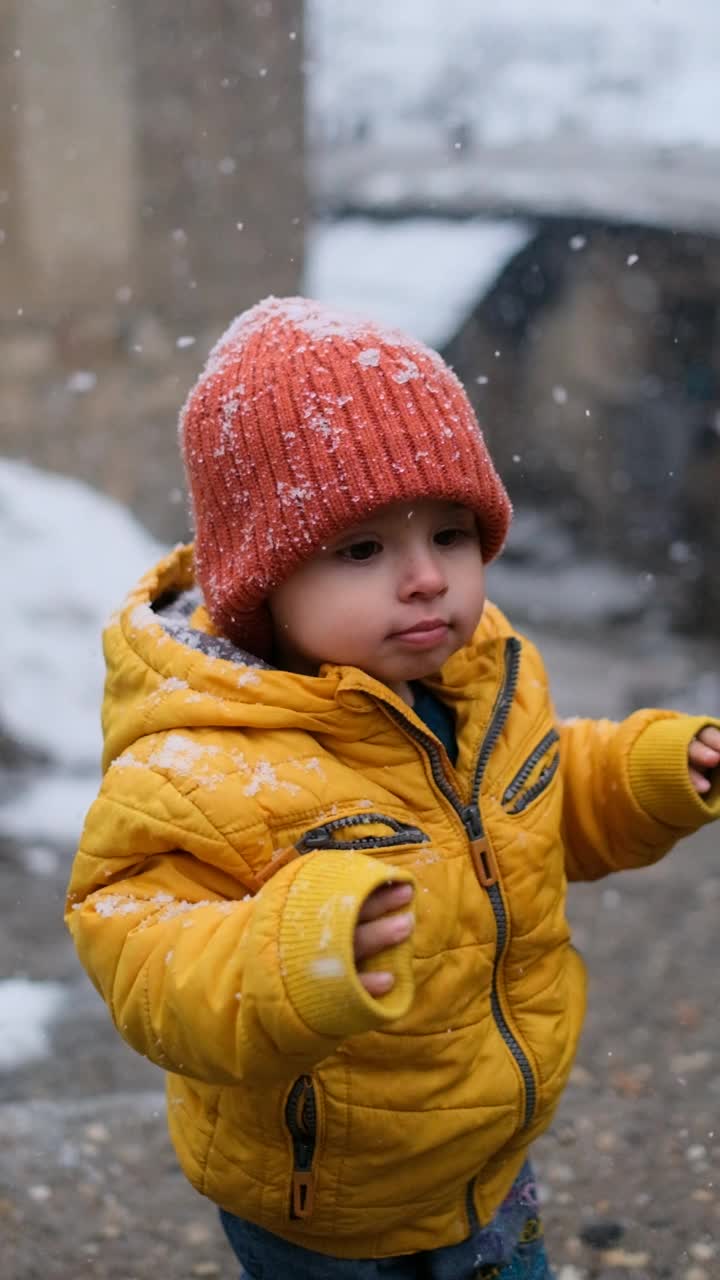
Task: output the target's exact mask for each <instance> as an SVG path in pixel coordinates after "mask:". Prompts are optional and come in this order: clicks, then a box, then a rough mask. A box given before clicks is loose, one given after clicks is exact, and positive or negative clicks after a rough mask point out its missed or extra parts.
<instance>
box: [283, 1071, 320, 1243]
mask: <svg viewBox="0 0 720 1280" xmlns="http://www.w3.org/2000/svg"><path fill="white" fill-rule="evenodd" d="M285 1123H286V1125H287V1127H288V1131H289V1133H290V1137H291V1139H292V1146H293V1176H292V1189H291V1193H290V1217H291V1218H295V1219H297V1218H309V1217H310V1216H311V1215H312V1211H313V1205H314V1202H315V1172H314V1170H313V1167H312V1166H313V1160H314V1159H315V1147H316V1143H317V1098H316V1096H315V1086H314V1084H313V1080H312V1076H300V1077H299V1078H298V1079H297V1080H296V1081H295V1083H294V1084H293V1086H292V1088H291V1090H290V1093H289V1094H288V1100H287V1102H286V1103H285Z"/></svg>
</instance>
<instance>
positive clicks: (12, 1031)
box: [0, 978, 67, 1071]
mask: <svg viewBox="0 0 720 1280" xmlns="http://www.w3.org/2000/svg"><path fill="white" fill-rule="evenodd" d="M66 998H67V990H66V988H65V987H64V986H63V985H62V983H60V982H29V981H28V980H27V979H26V978H10V979H9V980H7V981H5V982H0V1071H10V1070H12V1069H13V1068H15V1067H18V1066H21V1065H22V1064H23V1063H25V1062H31V1061H33V1060H34V1059H36V1058H44V1057H45V1056H46V1054H47V1052H48V1049H49V1047H50V1046H49V1038H48V1028H49V1026H50V1023H51V1022H52V1021H53V1019H54V1018H55V1017H56V1016H57V1014H58V1013H59V1012H60V1010H61V1008H62V1005H63V1003H64V1001H65V999H66Z"/></svg>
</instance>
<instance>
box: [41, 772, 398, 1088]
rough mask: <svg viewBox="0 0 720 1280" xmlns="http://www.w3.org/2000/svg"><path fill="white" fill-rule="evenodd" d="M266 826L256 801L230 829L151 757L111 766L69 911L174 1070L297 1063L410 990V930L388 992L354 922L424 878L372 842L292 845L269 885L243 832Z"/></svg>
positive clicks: (81, 853)
mask: <svg viewBox="0 0 720 1280" xmlns="http://www.w3.org/2000/svg"><path fill="white" fill-rule="evenodd" d="M263 837H264V838H265V839H266V840H267V832H266V831H265V830H264V824H263V822H262V819H261V815H260V814H259V813H258V814H257V826H256V828H255V829H253V827H252V823H250V825H248V824H245V826H244V827H243V833H242V836H241V837H240V836H239V835H234V836H233V838H232V840H231V839H229V838H228V836H227V835H226V834H223V833H222V832H220V831H219V830H217V829H215V827H214V826H213V825H212V824H211V822H210V821H209V819H208V817H207V815H206V814H205V813H204V812H202V811H201V810H200V809H199V808H198V807H197V805H195V804H194V803H193V799H192V795H186V794H183V793H181V791H180V790H178V789H177V787H175V786H174V785H173V783H172V782H171V781H169V780H168V778H167V777H166V776H164V775H163V774H161V773H157V772H154V771H153V770H151V769H143V770H142V771H140V770H134V769H124V770H123V769H112V768H111V769H110V770H109V771H108V773H107V775H106V778H105V781H104V782H103V786H102V789H101V791H100V794H99V796H98V798H97V800H96V801H95V803H94V805H93V806H92V808H91V810H90V812H89V814H88V817H87V820H86V824H85V829H84V832H83V837H82V842H81V846H80V849H79V850H78V853H77V855H76V858H75V862H74V865H73V871H72V877H71V882H70V886H69V892H68V898H67V911H66V920H67V924H68V927H69V929H70V932H71V933H72V936H73V939H74V942H75V945H76V948H77V950H78V953H79V956H80V959H81V961H82V964H83V965H84V967H85V969H86V970H87V972H88V974H89V976H90V977H91V979H92V981H93V983H94V984H95V986H96V987H97V989H98V991H99V992H100V994H101V995H102V996H103V998H104V999H105V1001H106V1002H107V1004H108V1006H109V1008H110V1011H111V1014H112V1018H113V1020H114V1022H115V1025H116V1027H117V1028H118V1030H119V1031H120V1033H121V1034H122V1035H123V1037H124V1038H125V1039H126V1040H127V1041H128V1042H129V1043H130V1044H131V1045H132V1047H133V1048H134V1049H136V1050H137V1051H138V1052H139V1053H141V1054H144V1055H145V1056H146V1057H148V1058H149V1059H151V1060H152V1061H153V1062H156V1063H157V1064H158V1065H160V1066H162V1067H164V1068H166V1069H167V1070H169V1071H172V1072H177V1073H180V1074H183V1075H188V1076H194V1077H196V1078H198V1079H201V1080H204V1081H207V1082H210V1083H223V1082H230V1083H237V1082H239V1081H242V1080H243V1079H245V1078H248V1077H250V1076H254V1077H260V1078H263V1077H265V1078H267V1077H268V1076H269V1075H270V1074H272V1075H275V1076H279V1077H281V1078H284V1077H290V1076H291V1075H294V1074H297V1072H298V1070H300V1071H303V1070H306V1069H307V1070H309V1069H311V1068H312V1066H313V1065H314V1064H315V1063H316V1062H318V1061H320V1060H321V1059H322V1058H324V1057H326V1056H327V1055H328V1054H330V1053H331V1052H333V1050H334V1049H335V1048H336V1046H337V1044H338V1043H339V1042H340V1041H341V1040H342V1039H344V1038H345V1037H347V1036H350V1035H356V1034H358V1033H360V1032H363V1031H366V1030H370V1029H374V1028H379V1027H381V1026H383V1025H384V1024H385V1023H387V1022H390V1021H392V1020H394V1019H396V1018H398V1017H400V1016H402V1015H403V1014H404V1013H405V1012H406V1011H407V1009H408V1008H409V1006H410V1004H411V1001H412V998H413V980H412V942H411V940H408V942H406V943H403V944H401V945H399V946H397V947H395V948H393V949H392V952H391V953H390V954H389V955H388V956H387V957H385V958H384V959H385V967H389V968H391V969H392V970H393V972H394V974H395V985H394V987H393V989H392V990H391V991H390V992H389V993H388V994H387V995H385V996H382V997H380V998H378V999H375V998H373V997H371V996H369V995H368V993H367V992H366V991H365V988H364V987H363V986H362V984H361V982H360V981H359V978H358V975H357V972H356V969H355V965H354V960H353V933H354V929H355V925H356V922H357V917H358V914H359V911H360V908H361V905H362V903H363V902H364V900H365V898H366V897H367V896H368V894H370V893H371V892H372V891H373V890H374V889H376V888H378V887H379V886H380V885H382V884H385V883H387V881H388V879H389V878H392V879H393V880H395V881H403V882H412V877H411V876H410V875H409V874H408V873H407V872H405V871H403V870H400V869H399V868H395V867H392V866H390V865H389V864H388V863H386V862H380V861H378V860H377V859H374V858H371V857H367V856H366V855H364V854H362V853H355V852H350V853H337V852H326V851H317V852H314V853H310V854H307V855H305V856H302V857H300V856H297V857H296V856H292V851H289V854H290V856H289V859H285V860H284V861H283V860H282V859H281V860H280V869H279V870H278V871H277V872H276V873H275V874H274V875H273V876H272V877H271V878H270V879H267V881H266V882H265V883H262V884H261V883H259V882H258V880H257V879H256V877H255V875H254V874H253V871H252V869H251V867H250V865H249V863H248V862H247V861H246V859H245V857H244V856H243V841H246V842H249V841H251V840H252V841H253V842H254V843H255V845H257V840H258V839H262V838H263ZM246 851H247V850H246Z"/></svg>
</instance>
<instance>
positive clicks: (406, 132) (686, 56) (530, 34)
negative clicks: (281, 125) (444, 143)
mask: <svg viewBox="0 0 720 1280" xmlns="http://www.w3.org/2000/svg"><path fill="white" fill-rule="evenodd" d="M307 14H308V19H307V21H308V32H309V45H310V66H311V74H310V75H309V77H308V92H309V118H310V128H311V135H314V136H315V137H317V138H322V137H332V136H333V134H335V135H336V136H337V135H338V134H339V135H340V136H349V137H352V136H354V135H356V134H357V131H358V129H365V130H366V131H367V132H368V133H369V134H370V135H371V136H372V139H373V141H375V142H384V141H387V140H397V139H402V138H408V137H409V136H410V135H411V134H412V133H415V134H417V132H418V131H424V132H425V134H426V135H427V136H430V135H431V134H432V133H433V132H435V133H440V131H441V130H443V129H447V127H448V126H451V125H452V124H453V123H459V122H466V123H469V124H470V125H471V126H472V129H473V131H474V133H475V134H476V136H477V138H478V139H479V140H480V141H481V142H482V143H483V144H485V145H487V146H495V147H498V146H508V145H512V144H513V143H517V142H527V141H529V140H537V141H541V140H546V139H549V138H553V137H572V136H575V137H577V136H581V137H586V138H588V139H593V140H595V141H597V142H599V143H603V144H610V145H612V144H614V143H618V144H620V145H622V146H623V147H627V146H628V144H629V143H632V142H637V143H638V144H641V145H644V146H669V147H673V146H698V147H703V146H711V147H717V146H720V112H719V111H718V78H717V66H718V56H719V55H720V6H719V5H718V4H717V0H686V2H685V3H684V4H682V5H676V4H671V3H670V0H623V3H622V4H621V3H619V2H618V0H614V2H611V3H610V4H606V5H598V4H597V3H596V0H505V2H504V3H503V4H502V5H500V6H494V7H493V8H492V9H491V8H490V6H488V5H483V4H476V3H474V2H473V0H424V3H423V4H417V3H416V0H396V2H395V3H394V4H386V3H384V0H366V3H365V4H362V5H360V4H356V3H355V0H308V5H307Z"/></svg>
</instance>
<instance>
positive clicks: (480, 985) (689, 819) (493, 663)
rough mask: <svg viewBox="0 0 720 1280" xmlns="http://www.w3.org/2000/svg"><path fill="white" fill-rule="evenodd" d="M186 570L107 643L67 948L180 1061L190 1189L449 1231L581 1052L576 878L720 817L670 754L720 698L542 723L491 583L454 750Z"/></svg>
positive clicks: (359, 1221) (344, 1223)
mask: <svg viewBox="0 0 720 1280" xmlns="http://www.w3.org/2000/svg"><path fill="white" fill-rule="evenodd" d="M192 588H193V571H192V553H191V549H190V548H184V549H180V550H178V551H176V552H174V553H173V554H172V555H171V556H169V557H168V558H167V559H166V560H164V561H163V562H162V563H161V564H160V565H159V566H158V567H157V569H155V570H153V571H152V572H151V573H150V574H148V575H147V577H146V578H145V579H143V581H142V582H141V584H140V585H139V587H138V588H137V590H136V591H135V592H134V593H133V594H132V596H131V597H130V599H129V601H128V603H127V605H126V607H125V608H124V609H123V611H122V612H121V614H120V615H119V616H118V617H117V618H116V619H115V620H114V621H113V622H112V624H111V625H110V627H109V629H108V631H107V634H106V642H105V643H106V657H107V662H108V678H107V688H106V700H105V706H104V728H105V736H106V753H105V776H104V781H103V784H102V788H101V791H100V794H99V797H98V799H97V800H96V801H95V803H94V805H93V806H92V808H91V810H90V813H89V815H88V818H87V822H86V826H85V830H84V834H83V837H82V844H81V847H80V850H79V852H78V854H77V857H76V860H75V864H74V868H73V873H72V881H71V885H70V891H69V899H68V910H67V920H68V924H69V927H70V929H71V931H72V933H73V936H74V939H75V943H76V945H77V948H78V951H79V954H80V958H81V960H82V962H83V964H84V966H85V967H86V969H87V971H88V973H89V974H90V976H91V977H92V979H93V981H94V982H95V984H96V986H97V987H98V990H99V991H100V992H101V994H102V995H103V997H104V998H105V1000H106V1001H107V1003H108V1005H109V1007H110V1010H111V1012H112V1016H113V1019H114V1021H115V1024H116V1026H117V1028H118V1030H119V1031H120V1033H121V1034H122V1035H123V1036H124V1037H125V1038H126V1040H128V1042H129V1043H130V1044H131V1045H132V1046H133V1047H134V1048H135V1049H137V1050H138V1051H139V1052H140V1053H143V1054H145V1055H146V1056H147V1057H148V1058H150V1059H152V1060H153V1061H154V1062H156V1063H159V1064H160V1065H161V1066H163V1067H165V1068H166V1069H167V1071H168V1072H169V1075H168V1114H169V1124H170V1129H171V1134H172V1138H173V1140H174V1143H175V1146H176V1149H177V1152H178V1155H179V1158H180V1161H181V1163H182V1166H183V1168H184V1170H185V1172H186V1174H187V1176H188V1177H189V1179H190V1180H191V1182H192V1183H193V1184H194V1185H195V1186H196V1187H197V1188H198V1190H200V1191H201V1192H203V1193H204V1194H205V1195H207V1196H210V1197H211V1198H212V1199H213V1200H214V1201H216V1202H217V1203H218V1204H220V1205H222V1206H224V1207H225V1208H227V1209H229V1210H231V1211H233V1212H235V1213H237V1214H239V1215H241V1216H242V1217H245V1218H249V1219H250V1220H252V1221H253V1222H255V1223H258V1224H260V1225H261V1226H263V1227H266V1228H268V1229H270V1230H271V1231H274V1232H275V1233H277V1234H279V1235H281V1236H284V1237H285V1238H286V1239H288V1240H291V1241H294V1242H296V1243H298V1244H300V1245H304V1246H305V1247H307V1248H312V1249H316V1250H319V1251H320V1252H325V1253H329V1254H333V1255H335V1256H338V1257H358V1256H362V1257H369V1256H378V1257H380V1256H386V1255H392V1254H399V1253H404V1252H413V1251H416V1250H423V1249H428V1248H434V1247H438V1246H440V1245H449V1244H454V1243H456V1242H458V1241H460V1240H461V1239H463V1238H464V1237H465V1236H466V1235H467V1234H468V1231H469V1226H470V1223H474V1222H475V1221H476V1216H477V1218H479V1220H480V1221H481V1222H485V1221H487V1220H488V1219H489V1218H490V1217H491V1216H492V1214H493V1212H494V1210H495V1209H496V1207H497V1205H498V1204H499V1202H500V1201H501V1200H502V1199H503V1197H504V1195H505V1193H506V1192H507V1190H508V1188H509V1186H510V1184H511V1183H512V1181H513V1179H514V1177H515V1175H516V1173H517V1171H518V1169H519V1167H520V1165H521V1163H522V1161H523V1159H524V1157H525V1153H526V1148H527V1145H528V1143H529V1142H530V1141H531V1140H532V1138H533V1137H535V1135H537V1134H538V1133H539V1132H541V1130H543V1129H544V1128H545V1127H546V1126H547V1124H548V1123H549V1121H550V1119H551V1117H552V1114H553V1111H554V1108H555V1106H556V1103H557V1101H558V1099H559V1096H560V1094H561V1092H562V1089H563V1085H564V1084H565V1081H566V1079H567V1076H568V1072H569V1070H570V1066H571V1063H572V1059H573V1054H574V1052H575V1046H576V1041H577V1036H578V1032H579V1028H580V1024H581V1021H582V1016H583V1006H584V975H583V968H582V963H581V961H580V959H579V958H578V956H577V954H576V953H575V952H574V951H573V949H572V947H571V946H570V939H569V932H568V926H567V923H566V920H565V888H566V877H567V876H569V877H571V878H584V879H591V878H593V877H596V876H601V875H604V874H605V873H606V872H608V871H613V870H616V869H618V868H621V867H633V866H638V865H640V864H643V863H648V862H651V861H653V860H654V859H656V858H658V857H660V856H661V854H663V853H664V852H665V851H666V850H667V849H669V848H670V846H671V845H672V844H673V842H674V841H675V840H676V839H677V838H678V837H679V836H681V835H683V834H685V833H688V832H690V831H691V830H693V829H694V828H696V827H698V826H699V825H700V824H701V823H703V822H706V821H709V820H710V819H711V818H713V817H716V816H718V813H719V812H720V796H719V795H718V788H717V787H715V788H714V791H713V792H712V793H711V795H710V799H705V798H702V799H701V798H700V797H699V796H698V795H697V794H696V793H695V791H694V790H693V789H692V787H691V785H690V782H689V780H688V773H687V764H686V752H687V745H688V742H689V740H690V738H691V737H692V736H693V734H694V733H696V732H697V731H698V729H699V728H701V727H702V725H703V724H705V723H711V721H705V720H702V719H693V718H690V717H681V716H677V715H674V714H670V713H665V712H661V711H648V712H641V713H638V714H636V715H633V716H631V717H630V719H629V720H627V721H625V722H624V723H623V724H621V725H616V724H612V723H610V722H608V721H600V722H589V721H576V722H574V723H569V724H564V725H558V724H557V722H556V720H555V717H554V714H553V709H552V705H551V703H550V699H549V696H548V690H547V685H546V679H545V674H544V671H543V667H542V663H541V661H540V658H539V656H538V654H537V652H536V651H535V649H534V648H533V647H532V645H531V644H529V643H528V642H527V641H525V640H522V641H521V640H520V638H519V637H518V636H517V635H516V634H515V633H514V632H513V631H512V630H511V628H510V627H509V625H508V623H507V622H506V620H505V619H504V618H503V617H502V615H501V614H500V613H499V612H498V611H497V610H496V609H494V608H493V607H492V606H490V605H488V606H487V608H486V610H485V613H484V616H483V620H482V622H481V625H480V627H479V629H478V632H477V635H476V637H475V642H474V643H473V644H472V645H470V646H469V647H468V648H467V649H464V650H462V651H461V652H459V653H457V654H456V655H455V656H454V657H453V658H452V659H451V660H450V662H449V663H448V664H447V665H446V667H445V668H444V669H443V671H442V673H441V674H440V675H439V676H438V677H437V679H436V680H435V681H434V682H433V685H432V687H433V688H434V689H435V690H436V691H437V692H439V693H441V695H442V697H443V698H444V699H445V700H446V701H447V702H448V703H449V704H450V705H451V706H452V707H453V709H454V711H455V715H456V721H457V728H458V743H459V755H458V761H457V766H456V767H453V766H452V764H451V763H450V761H449V760H448V758H447V755H446V754H445V751H444V749H443V748H442V746H441V744H440V743H439V741H438V740H437V739H435V738H434V737H433V735H432V734H431V733H430V732H429V731H428V729H427V727H426V726H425V725H424V724H423V722H422V721H420V720H419V719H418V718H417V717H416V716H415V715H414V714H413V712H412V711H411V710H410V709H409V708H408V707H407V706H406V705H405V703H403V702H402V701H401V700H400V699H399V698H398V697H397V696H396V695H395V694H393V693H392V692H391V691H389V690H388V689H387V688H386V687H385V686H384V685H382V684H380V683H378V682H377V681H375V680H373V679H372V678H370V677H369V676H367V675H365V674H364V673H362V672H361V671H359V670H357V669H355V668H343V667H334V666H325V667H323V668H322V670H321V672H320V674H319V675H318V676H317V677H313V678H311V677H307V676H301V675H293V674H289V673H287V672H281V671H276V670H273V669H271V668H269V667H264V666H263V665H262V664H255V663H254V662H253V661H252V660H248V658H247V655H242V654H240V653H239V651H237V650H235V649H233V647H232V645H231V644H230V643H229V642H228V641H225V640H223V639H221V638H219V637H214V636H213V635H212V629H211V628H210V626H209V623H208V621H207V617H206V615H205V613H204V610H203V609H202V608H199V609H198V608H195V610H194V612H193V607H194V606H193V593H192V590H191V589H192ZM191 615H192V616H191ZM389 879H392V880H408V881H411V882H412V883H413V884H414V885H415V887H416V894H415V910H416V916H417V927H416V930H415V934H414V937H413V938H412V940H411V941H409V942H407V943H405V944H404V945H402V946H400V947H398V948H395V949H394V950H393V951H392V953H391V955H392V959H391V961H390V963H391V964H392V967H393V969H394V972H395V974H396V985H395V987H394V989H393V991H392V992H391V993H390V994H388V995H386V996H384V997H382V998H380V999H373V998H372V997H370V996H369V995H368V994H367V993H366V991H365V989H364V987H363V986H362V985H361V983H360V982H359V980H358V977H357V974H356V972H355V969H354V964H353V955H352V938H353V931H354V927H355V922H356V919H357V915H358V911H359V909H360V906H361V903H362V902H363V900H364V899H365V898H366V896H367V895H368V894H369V893H370V892H371V891H372V890H373V889H375V888H377V887H378V886H379V885H381V884H383V883H384V882H386V881H387V880H389ZM376 963H377V964H382V965H385V964H387V963H388V958H387V957H385V958H383V957H380V958H379V959H378V960H377V961H376Z"/></svg>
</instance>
